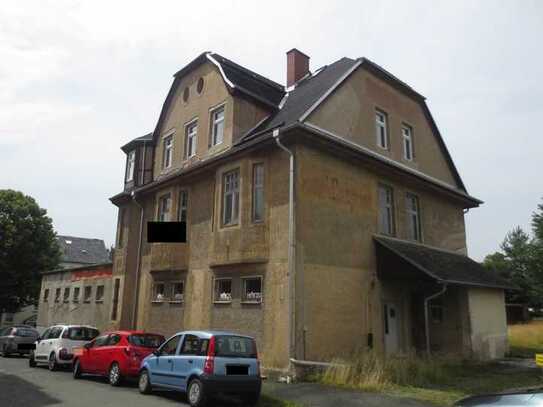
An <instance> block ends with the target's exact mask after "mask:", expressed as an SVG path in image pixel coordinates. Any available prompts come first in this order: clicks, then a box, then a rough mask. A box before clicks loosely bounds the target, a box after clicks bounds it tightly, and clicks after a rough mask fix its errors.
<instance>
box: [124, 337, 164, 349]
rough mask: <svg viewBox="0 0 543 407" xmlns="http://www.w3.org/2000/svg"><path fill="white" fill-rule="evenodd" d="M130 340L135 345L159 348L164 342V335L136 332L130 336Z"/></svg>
mask: <svg viewBox="0 0 543 407" xmlns="http://www.w3.org/2000/svg"><path fill="white" fill-rule="evenodd" d="M128 342H130V343H131V344H132V345H134V346H141V347H144V348H158V347H159V346H160V345H162V343H163V342H164V337H163V336H160V335H149V334H135V335H130V336H129V337H128Z"/></svg>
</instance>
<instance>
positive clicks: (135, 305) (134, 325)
mask: <svg viewBox="0 0 543 407" xmlns="http://www.w3.org/2000/svg"><path fill="white" fill-rule="evenodd" d="M146 155H147V143H146V142H145V141H144V142H143V160H142V177H141V184H142V185H143V184H144V183H145V158H146ZM131 195H132V200H133V201H134V203H135V204H136V205H138V206H139V208H140V230H139V233H138V256H137V258H136V261H137V264H136V289H135V290H134V292H135V293H134V302H133V306H132V307H133V308H132V321H131V325H132V329H137V319H136V318H137V315H138V299H139V291H140V270H141V246H142V244H141V242H142V240H143V221H144V217H145V211H144V209H143V206H141V204H140V203H139V202H138V201H137V200H136V194H135V192H134V191H132V194H131Z"/></svg>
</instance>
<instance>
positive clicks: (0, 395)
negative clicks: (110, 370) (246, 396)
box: [0, 357, 429, 407]
mask: <svg viewBox="0 0 543 407" xmlns="http://www.w3.org/2000/svg"><path fill="white" fill-rule="evenodd" d="M263 392H264V393H265V394H268V395H271V396H273V397H275V398H277V399H282V400H290V401H293V402H295V403H296V404H297V405H299V406H303V407H338V406H341V407H429V405H428V404H425V403H421V402H418V401H414V400H407V399H402V398H397V397H390V396H385V395H381V394H376V393H362V392H357V391H350V390H344V389H339V388H332V387H327V386H320V385H316V384H312V383H296V384H290V385H287V384H280V383H274V382H265V383H264V387H263ZM53 405H54V406H77V407H110V406H115V407H140V406H142V407H143V406H145V407H147V406H149V405H152V406H153V407H155V406H156V407H161V406H173V405H177V406H188V403H187V402H186V399H185V396H184V394H182V393H180V392H174V391H154V392H153V394H150V395H142V394H140V393H139V391H138V387H137V382H136V381H133V382H129V383H125V384H124V385H123V386H121V387H112V386H110V385H109V384H108V383H106V380H105V379H102V378H99V377H92V376H84V377H83V378H82V379H80V380H74V379H73V378H72V372H71V371H68V370H61V371H57V372H50V371H49V370H48V369H47V368H46V367H36V368H30V367H29V366H28V358H21V357H10V358H2V357H0V407H27V406H29V407H42V406H53ZM234 406H242V404H241V403H239V402H237V401H236V400H224V401H221V402H216V403H214V404H213V407H234Z"/></svg>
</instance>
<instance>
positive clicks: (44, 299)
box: [43, 288, 49, 302]
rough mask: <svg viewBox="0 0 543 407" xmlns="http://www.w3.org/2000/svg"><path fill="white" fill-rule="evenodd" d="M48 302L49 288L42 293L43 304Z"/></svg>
mask: <svg viewBox="0 0 543 407" xmlns="http://www.w3.org/2000/svg"><path fill="white" fill-rule="evenodd" d="M48 300H49V288H46V289H45V290H44V291H43V302H47V301H48Z"/></svg>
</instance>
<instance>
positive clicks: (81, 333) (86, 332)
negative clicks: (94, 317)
mask: <svg viewBox="0 0 543 407" xmlns="http://www.w3.org/2000/svg"><path fill="white" fill-rule="evenodd" d="M99 334H100V332H99V331H98V330H97V329H94V328H88V327H85V326H79V327H73V328H68V330H66V331H64V333H63V334H62V337H63V338H66V339H71V340H72V341H90V340H93V339H94V338H96V337H97V336H98V335H99Z"/></svg>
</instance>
